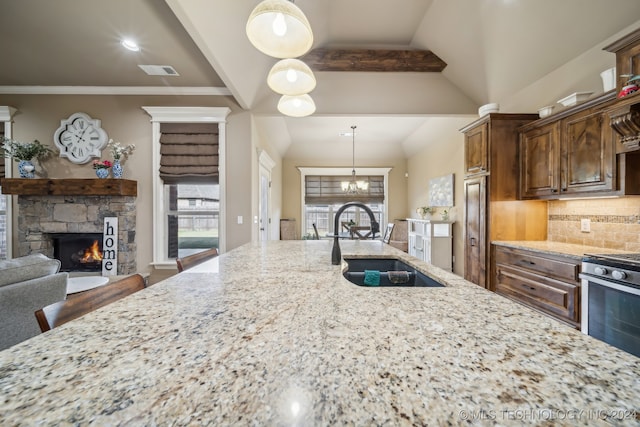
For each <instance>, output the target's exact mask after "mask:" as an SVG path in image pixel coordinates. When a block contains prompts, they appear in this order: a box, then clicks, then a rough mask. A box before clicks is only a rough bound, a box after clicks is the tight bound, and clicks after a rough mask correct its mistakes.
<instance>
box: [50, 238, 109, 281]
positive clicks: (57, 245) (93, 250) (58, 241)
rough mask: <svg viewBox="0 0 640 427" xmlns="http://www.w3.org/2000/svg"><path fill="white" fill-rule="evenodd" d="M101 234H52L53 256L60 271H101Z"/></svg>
mask: <svg viewBox="0 0 640 427" xmlns="http://www.w3.org/2000/svg"><path fill="white" fill-rule="evenodd" d="M102 255H103V254H102V234H101V233H66V234H56V235H54V236H53V257H54V258H56V259H59V260H60V263H61V266H60V271H69V272H71V271H78V272H100V271H102Z"/></svg>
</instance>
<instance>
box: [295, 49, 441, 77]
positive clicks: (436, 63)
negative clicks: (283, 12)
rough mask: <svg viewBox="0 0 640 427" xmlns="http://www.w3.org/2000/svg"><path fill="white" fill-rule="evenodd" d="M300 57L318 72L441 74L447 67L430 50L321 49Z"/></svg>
mask: <svg viewBox="0 0 640 427" xmlns="http://www.w3.org/2000/svg"><path fill="white" fill-rule="evenodd" d="M300 59H301V60H302V61H304V62H305V63H306V64H307V65H308V66H309V67H311V68H312V69H313V70H316V71H376V72H405V71H412V72H427V73H439V72H441V71H442V70H443V69H444V67H446V66H447V64H446V62H444V61H443V60H442V59H440V58H439V57H438V56H437V55H436V54H434V53H433V52H431V51H430V50H392V49H329V48H317V49H313V50H312V51H311V52H309V53H307V54H306V55H305V56H304V57H302V58H300Z"/></svg>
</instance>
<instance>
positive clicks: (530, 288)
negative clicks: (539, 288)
mask: <svg viewBox="0 0 640 427" xmlns="http://www.w3.org/2000/svg"><path fill="white" fill-rule="evenodd" d="M522 287H523V288H525V289H529V290H530V291H535V290H536V288H534V287H533V286H529V285H525V284H524V283H523V284H522Z"/></svg>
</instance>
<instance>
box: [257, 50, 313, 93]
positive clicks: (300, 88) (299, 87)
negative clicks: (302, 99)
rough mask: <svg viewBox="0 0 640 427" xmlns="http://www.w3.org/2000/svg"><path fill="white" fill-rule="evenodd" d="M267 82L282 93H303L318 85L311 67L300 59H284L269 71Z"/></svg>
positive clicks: (274, 89)
mask: <svg viewBox="0 0 640 427" xmlns="http://www.w3.org/2000/svg"><path fill="white" fill-rule="evenodd" d="M267 84H268V85H269V87H270V88H271V90H273V91H274V92H276V93H279V94H280V95H291V96H295V95H303V94H305V93H309V92H311V91H312V90H313V89H315V87H316V78H315V76H314V75H313V72H312V71H311V68H309V66H308V65H307V64H305V63H304V62H302V61H300V60H299V59H283V60H281V61H278V62H276V64H275V65H274V66H273V67H272V68H271V71H269V76H268V77H267Z"/></svg>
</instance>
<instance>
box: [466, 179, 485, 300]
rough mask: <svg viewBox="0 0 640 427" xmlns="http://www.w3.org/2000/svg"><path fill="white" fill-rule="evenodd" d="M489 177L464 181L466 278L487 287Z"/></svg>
mask: <svg viewBox="0 0 640 427" xmlns="http://www.w3.org/2000/svg"><path fill="white" fill-rule="evenodd" d="M486 189H487V177H486V176H483V177H479V178H474V179H467V180H465V181H464V212H465V226H466V236H465V238H466V240H465V245H464V278H465V279H467V280H468V281H470V282H473V283H475V284H477V285H479V286H482V287H483V288H486V287H487V283H486V280H487V272H486V265H487V256H486V248H487V247H486V244H485V242H486V237H485V233H486V230H487V195H486V193H487V191H486Z"/></svg>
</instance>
